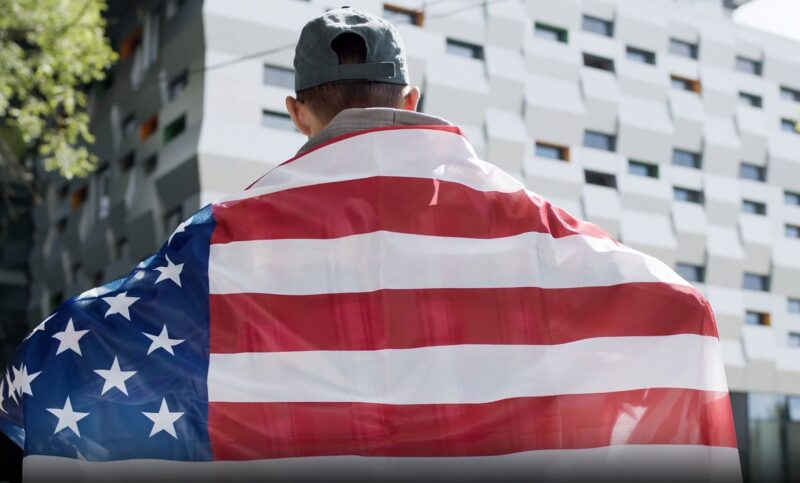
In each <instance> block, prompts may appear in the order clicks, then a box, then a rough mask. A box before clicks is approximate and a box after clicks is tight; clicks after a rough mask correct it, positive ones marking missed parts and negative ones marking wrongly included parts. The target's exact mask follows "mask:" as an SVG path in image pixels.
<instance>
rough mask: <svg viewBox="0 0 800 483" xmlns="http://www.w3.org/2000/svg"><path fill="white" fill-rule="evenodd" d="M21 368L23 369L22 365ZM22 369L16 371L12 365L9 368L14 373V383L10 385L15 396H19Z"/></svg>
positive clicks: (23, 365)
mask: <svg viewBox="0 0 800 483" xmlns="http://www.w3.org/2000/svg"><path fill="white" fill-rule="evenodd" d="M22 367H25V364H22ZM22 367H21V368H19V369H17V368H16V367H14V366H13V365H12V366H11V370H12V371H13V372H14V381H13V382H12V383H11V384H12V385H13V386H14V392H15V393H17V394H20V388H21V387H22Z"/></svg>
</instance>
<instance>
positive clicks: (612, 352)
mask: <svg viewBox="0 0 800 483" xmlns="http://www.w3.org/2000/svg"><path fill="white" fill-rule="evenodd" d="M656 387H658V388H685V389H699V390H707V391H720V392H727V390H728V388H727V384H726V381H725V373H724V369H723V363H722V354H721V350H720V347H719V341H718V340H717V339H716V338H715V337H707V336H700V335H690V334H681V335H671V336H655V337H653V336H650V337H598V338H592V339H585V340H580V341H577V342H570V343H567V344H558V345H454V346H437V347H421V348H413V349H384V350H375V351H296V352H263V353H262V352H247V353H237V354H211V357H210V362H209V368H208V399H209V401H218V402H222V401H226V402H290V401H305V402H368V403H383V404H453V403H484V402H490V401H497V400H501V399H507V398H514V397H535V396H551V395H558V394H587V393H603V392H614V391H626V390H635V389H644V388H656Z"/></svg>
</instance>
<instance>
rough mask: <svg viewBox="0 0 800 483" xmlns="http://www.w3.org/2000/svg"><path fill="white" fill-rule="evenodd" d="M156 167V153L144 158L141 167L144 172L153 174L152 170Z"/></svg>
mask: <svg viewBox="0 0 800 483" xmlns="http://www.w3.org/2000/svg"><path fill="white" fill-rule="evenodd" d="M157 167H158V154H152V155H150V157H148V158H147V159H145V160H144V163H143V164H142V168H143V169H144V174H146V175H150V174H153V171H155V170H156V168H157Z"/></svg>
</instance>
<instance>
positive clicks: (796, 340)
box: [786, 332, 800, 421]
mask: <svg viewBox="0 0 800 483" xmlns="http://www.w3.org/2000/svg"><path fill="white" fill-rule="evenodd" d="M786 343H787V344H788V345H789V347H800V334H798V333H797V332H789V334H788V339H787V340H786ZM798 414H800V411H798ZM795 418H797V415H795ZM795 421H797V419H795Z"/></svg>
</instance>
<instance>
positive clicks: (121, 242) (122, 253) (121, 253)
mask: <svg viewBox="0 0 800 483" xmlns="http://www.w3.org/2000/svg"><path fill="white" fill-rule="evenodd" d="M114 254H115V255H116V257H117V260H127V259H129V258H130V256H131V252H130V245H128V239H127V238H125V237H120V238H117V242H116V243H115V244H114Z"/></svg>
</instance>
